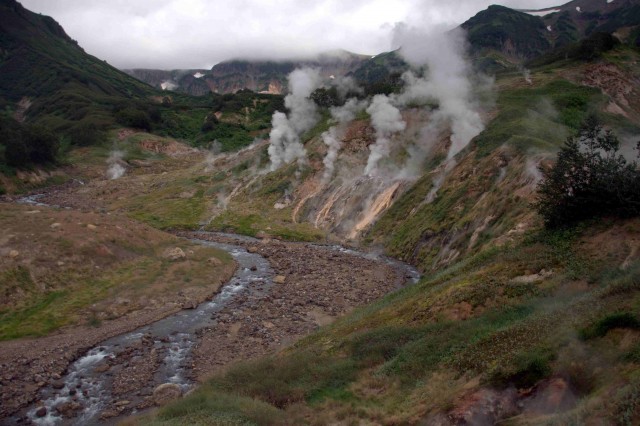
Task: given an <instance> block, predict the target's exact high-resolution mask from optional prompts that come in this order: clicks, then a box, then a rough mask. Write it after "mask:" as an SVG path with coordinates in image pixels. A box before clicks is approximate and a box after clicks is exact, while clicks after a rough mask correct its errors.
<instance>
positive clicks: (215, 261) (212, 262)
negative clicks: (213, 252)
mask: <svg viewBox="0 0 640 426" xmlns="http://www.w3.org/2000/svg"><path fill="white" fill-rule="evenodd" d="M207 263H208V264H209V265H211V266H220V265H222V261H221V260H220V259H218V258H217V257H210V258H209V260H207Z"/></svg>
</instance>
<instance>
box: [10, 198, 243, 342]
mask: <svg viewBox="0 0 640 426" xmlns="http://www.w3.org/2000/svg"><path fill="white" fill-rule="evenodd" d="M0 228H2V229H3V230H4V233H3V236H2V239H1V240H0V252H1V253H2V257H0V294H1V295H2V302H0V340H6V339H15V338H18V337H23V336H42V335H45V334H49V333H51V332H52V331H55V330H57V329H59V328H60V327H63V326H69V325H93V326H96V325H99V324H100V322H101V321H103V320H110V319H115V318H119V317H121V316H123V315H126V314H130V313H135V312H139V311H145V310H149V309H152V308H153V309H156V310H159V311H171V310H172V309H173V310H177V309H180V307H181V305H180V304H181V303H182V302H185V301H187V300H188V299H189V298H191V299H193V300H204V299H205V298H206V297H209V296H210V295H211V294H212V293H214V292H215V291H216V290H217V289H218V287H219V286H220V285H221V284H222V281H221V280H219V281H216V280H213V281H212V280H211V277H212V276H213V277H220V278H222V277H224V276H228V275H230V271H231V270H232V269H233V266H232V265H233V261H232V259H231V257H230V256H229V255H228V254H227V253H224V252H221V251H219V250H215V249H212V248H208V247H201V246H198V245H195V244H191V243H189V242H186V241H181V240H178V239H177V238H175V237H173V236H171V235H168V234H164V233H162V232H159V231H157V230H154V229H152V228H149V227H147V226H145V225H142V224H138V223H131V221H129V220H127V219H126V218H123V217H117V216H107V215H104V214H97V213H81V212H77V211H66V210H55V209H45V210H34V209H33V207H29V206H20V205H12V204H5V205H3V206H2V211H1V213H0ZM27 235H29V236H27ZM19 236H24V237H23V238H20V237H19ZM175 247H181V248H182V249H183V251H184V253H186V256H185V258H184V259H178V260H177V261H172V260H171V259H170V258H168V257H167V256H166V251H167V250H172V249H175ZM212 258H213V259H217V260H215V261H212V260H211V259H212ZM185 297H186V298H185Z"/></svg>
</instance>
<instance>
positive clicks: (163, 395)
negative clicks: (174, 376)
mask: <svg viewBox="0 0 640 426" xmlns="http://www.w3.org/2000/svg"><path fill="white" fill-rule="evenodd" d="M180 396H182V389H181V388H180V386H178V385H176V384H175V383H164V384H162V385H160V386H158V387H156V388H155V389H154V390H153V402H154V403H155V404H156V405H158V406H162V405H166V404H168V403H170V402H171V401H173V400H175V399H178V398H180Z"/></svg>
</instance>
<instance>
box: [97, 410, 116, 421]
mask: <svg viewBox="0 0 640 426" xmlns="http://www.w3.org/2000/svg"><path fill="white" fill-rule="evenodd" d="M119 414H120V413H118V412H117V411H115V410H104V411H103V412H102V413H100V420H106V419H110V418H112V417H116V416H118V415H119Z"/></svg>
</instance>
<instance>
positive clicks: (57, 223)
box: [49, 222, 62, 229]
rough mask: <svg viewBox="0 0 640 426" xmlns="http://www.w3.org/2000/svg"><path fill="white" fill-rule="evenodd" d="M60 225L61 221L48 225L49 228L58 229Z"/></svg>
mask: <svg viewBox="0 0 640 426" xmlns="http://www.w3.org/2000/svg"><path fill="white" fill-rule="evenodd" d="M61 226H62V224H61V223H59V222H56V223H52V224H51V225H50V226H49V227H50V228H51V229H58V228H60V227H61Z"/></svg>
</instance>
